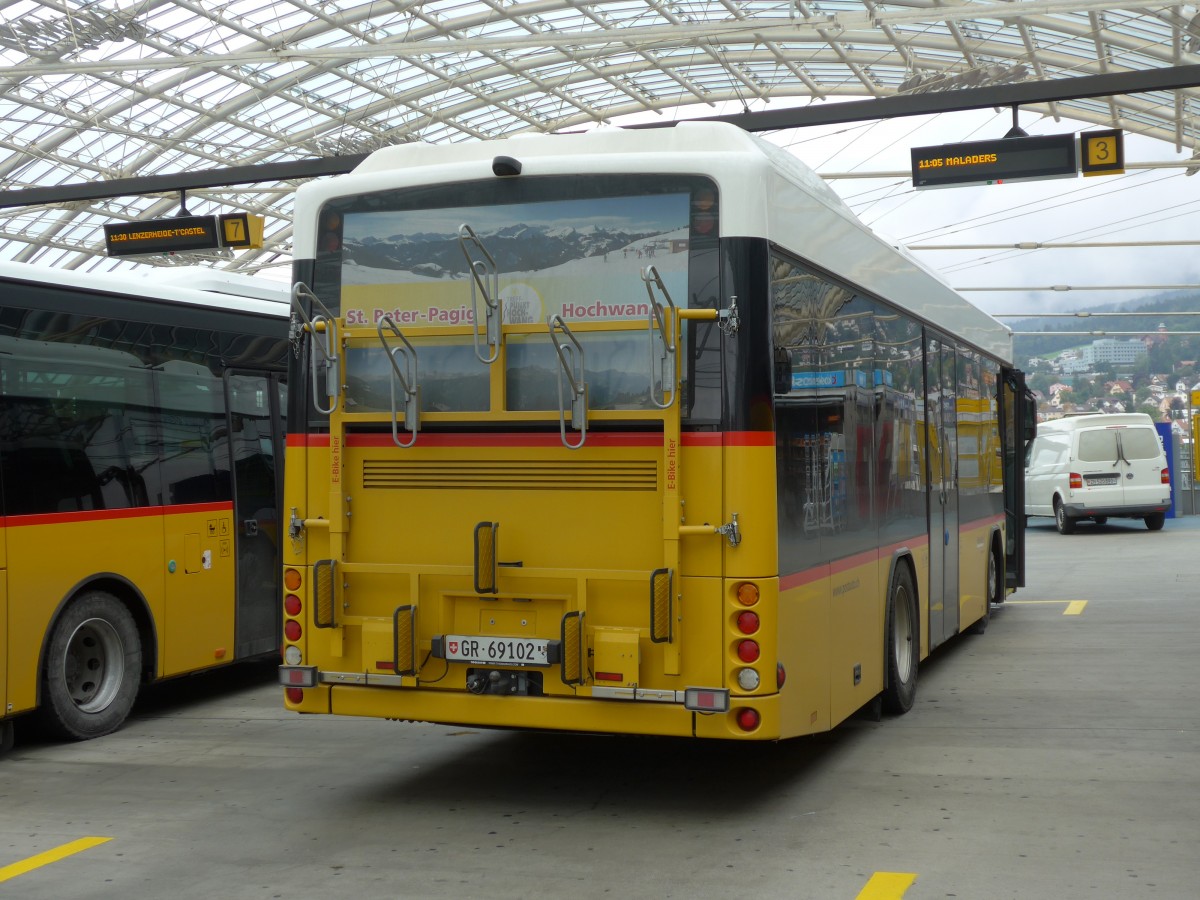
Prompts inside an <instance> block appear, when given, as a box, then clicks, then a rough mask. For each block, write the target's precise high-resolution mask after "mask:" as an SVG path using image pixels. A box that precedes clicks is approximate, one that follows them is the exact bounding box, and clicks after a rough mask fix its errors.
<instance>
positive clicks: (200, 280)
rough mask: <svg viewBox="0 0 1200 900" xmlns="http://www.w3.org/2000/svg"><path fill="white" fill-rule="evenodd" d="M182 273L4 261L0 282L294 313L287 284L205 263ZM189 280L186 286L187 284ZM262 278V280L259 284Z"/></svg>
mask: <svg viewBox="0 0 1200 900" xmlns="http://www.w3.org/2000/svg"><path fill="white" fill-rule="evenodd" d="M170 271H173V272H180V273H181V274H180V275H178V276H171V277H165V276H159V275H157V274H155V273H153V272H151V273H148V274H146V275H141V274H123V273H114V272H101V273H95V272H76V271H73V270H69V269H51V268H48V267H46V266H35V265H29V264H27V263H15V262H0V280H5V281H26V282H31V283H36V284H48V285H57V286H59V287H64V288H70V289H72V290H79V291H89V292H99V293H103V294H118V295H123V296H127V297H136V298H146V299H152V300H162V301H166V302H170V303H182V304H190V305H193V306H203V307H207V308H219V309H227V310H232V311H235V312H247V313H255V314H258V315H270V316H286V315H288V310H289V302H290V295H291V291H290V290H289V288H288V286H287V285H284V284H282V283H280V282H273V281H268V280H266V279H253V281H250V282H248V281H247V279H250V278H251V276H246V275H238V274H236V273H222V272H218V271H216V270H213V269H206V268H201V267H196V268H191V267H188V268H187V269H186V270H181V269H175V270H170ZM185 282H186V286H185ZM254 282H257V283H254Z"/></svg>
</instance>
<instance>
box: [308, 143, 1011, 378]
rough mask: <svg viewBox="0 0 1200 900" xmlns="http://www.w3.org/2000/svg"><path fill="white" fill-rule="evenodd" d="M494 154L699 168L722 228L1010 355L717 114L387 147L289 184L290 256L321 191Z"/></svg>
mask: <svg viewBox="0 0 1200 900" xmlns="http://www.w3.org/2000/svg"><path fill="white" fill-rule="evenodd" d="M496 156H510V157H513V158H515V159H517V160H519V161H520V162H521V164H522V167H523V168H522V172H521V175H520V176H518V177H537V176H540V175H575V176H577V175H581V174H589V173H639V174H655V173H664V174H665V173H681V174H695V175H704V176H707V177H709V178H711V179H713V180H714V181H715V182H716V183H717V185H718V188H719V189H720V193H721V198H722V200H721V204H720V216H721V222H720V230H721V235H722V236H723V237H759V238H767V239H769V240H771V241H773V242H775V243H776V244H778V245H780V246H782V247H784V248H786V249H788V250H790V251H792V252H793V253H795V254H797V256H799V257H800V258H801V259H803V260H806V261H808V262H810V263H812V264H813V265H815V266H817V267H818V268H821V269H824V270H826V271H827V272H829V273H830V274H833V275H836V276H840V277H841V278H844V279H845V280H847V281H849V282H851V283H853V284H855V285H858V286H859V287H861V288H863V289H865V290H866V291H869V292H871V293H872V294H875V295H877V296H879V297H884V298H886V299H888V300H889V301H891V302H892V303H895V304H896V305H897V306H899V307H900V308H901V309H904V310H906V311H908V312H910V313H912V314H913V315H915V316H917V317H918V318H921V319H923V320H925V321H926V322H929V323H931V324H933V325H935V326H937V327H939V328H942V329H945V331H946V332H947V333H949V334H951V335H955V336H957V337H960V338H962V339H963V340H966V341H967V342H969V343H971V344H974V345H975V346H977V347H979V348H980V349H982V350H984V351H986V352H988V353H990V354H992V355H994V356H996V357H998V358H1000V359H1001V360H1003V361H1005V362H1010V363H1011V361H1012V359H1013V352H1012V331H1011V330H1010V329H1009V328H1007V327H1006V326H1005V325H1003V324H1001V323H1000V322H998V321H997V320H995V319H993V318H992V317H991V316H989V315H988V314H987V313H985V312H983V311H982V310H980V309H979V308H978V307H976V306H974V305H972V304H971V303H970V302H969V301H967V300H966V299H965V298H963V297H962V296H960V295H959V294H957V293H956V292H955V291H954V290H953V289H952V288H950V287H949V286H948V285H947V284H946V283H945V282H944V281H943V280H942V279H941V278H940V277H939V276H937V275H936V274H934V273H933V272H932V271H931V270H929V269H928V268H926V267H925V266H923V265H922V264H921V263H919V262H917V261H916V260H915V259H913V258H912V256H911V255H909V254H908V253H906V252H904V251H902V250H900V249H898V248H897V247H895V246H893V245H891V244H889V243H888V242H887V241H885V240H883V239H881V238H880V237H878V236H877V235H876V234H875V233H874V232H872V231H871V229H870V228H868V227H867V226H866V225H864V224H863V223H862V222H860V221H859V220H858V219H857V218H856V217H855V216H854V214H853V213H852V212H850V210H849V208H848V207H847V206H846V205H845V204H844V203H843V202H842V201H841V199H840V198H839V197H838V196H837V194H836V193H834V191H833V190H832V189H830V188H829V186H828V185H826V184H825V183H824V181H823V180H822V179H821V178H820V177H819V176H818V175H817V174H816V173H814V172H813V171H812V170H811V169H809V168H808V167H807V166H805V165H804V164H803V163H801V162H800V161H799V160H798V159H796V158H795V157H794V156H792V155H791V154H790V153H789V152H787V151H785V150H782V149H780V148H778V147H776V146H774V145H773V144H769V143H767V142H766V141H764V140H762V139H760V138H757V137H755V136H754V135H751V134H749V133H747V132H745V131H743V130H742V129H740V128H737V127H736V126H733V125H729V124H725V123H719V122H680V123H678V124H677V125H675V126H674V127H671V128H654V129H623V128H601V129H598V130H596V131H591V132H582V133H578V134H561V135H543V134H538V135H518V136H515V137H511V138H505V139H502V140H493V141H464V142H460V143H454V144H425V143H419V142H418V143H412V144H400V145H397V146H394V147H385V148H383V149H381V150H377V151H376V152H374V153H372V154H371V155H370V156H369V157H368V158H367V159H366V160H364V161H363V162H362V163H361V164H360V165H359V167H358V168H357V169H355V170H354V172H352V173H351V174H349V175H344V176H341V177H338V178H331V179H326V180H322V181H316V182H310V183H308V184H305V185H302V186H301V187H300V188H299V190H298V191H297V202H296V209H297V212H298V215H297V217H296V222H295V235H296V242H295V246H296V248H297V251H296V256H297V257H298V258H304V257H307V258H312V256H313V252H312V249H311V248H312V247H313V246H314V243H315V240H316V238H315V234H316V212H317V209H318V208H319V207H320V206H321V205H322V204H324V203H325V202H326V201H328V200H330V199H333V198H336V197H344V196H353V195H357V194H372V193H378V192H381V191H387V190H395V189H400V188H405V187H413V186H418V185H426V184H439V183H446V184H453V183H455V182H463V181H475V180H480V179H487V178H493V177H496V176H494V175H493V173H492V159H493V158H494V157H496Z"/></svg>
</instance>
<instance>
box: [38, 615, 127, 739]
mask: <svg viewBox="0 0 1200 900" xmlns="http://www.w3.org/2000/svg"><path fill="white" fill-rule="evenodd" d="M141 671H142V644H141V640H140V639H139V638H138V630H137V625H136V624H135V623H134V621H133V616H131V615H130V614H129V610H127V609H126V608H125V606H124V604H122V603H121V602H120V601H119V600H117V598H116V597H114V596H112V595H111V594H106V593H104V592H103V591H88V592H87V593H85V594H82V595H81V596H80V597H79V598H78V599H76V600H75V601H73V602H72V603H71V604H70V605H69V606H68V607H67V608H66V609H65V610H64V611H63V613H62V615H61V616H60V617H59V619H58V621H57V622H56V623H55V624H54V631H53V633H52V634H51V636H50V643H49V644H48V645H47V646H46V659H45V663H44V665H43V668H42V702H41V710H40V716H41V719H42V722H43V724H44V725H45V727H46V728H47V730H49V731H50V732H52V733H53V734H55V735H58V736H60V737H64V738H69V739H71V740H76V741H83V740H87V739H88V738H94V737H100V736H101V735H104V734H109V733H110V732H113V731H116V730H117V729H118V728H120V727H121V723H122V722H124V721H125V717H126V716H128V715H129V710H130V709H132V708H133V701H134V700H135V699H136V697H137V691H138V684H139V682H140V680H141Z"/></svg>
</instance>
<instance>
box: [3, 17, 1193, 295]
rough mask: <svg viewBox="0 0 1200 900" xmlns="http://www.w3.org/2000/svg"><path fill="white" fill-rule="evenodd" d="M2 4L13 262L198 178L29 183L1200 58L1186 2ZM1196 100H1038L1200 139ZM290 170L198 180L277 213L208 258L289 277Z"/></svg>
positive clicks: (95, 265) (60, 248) (244, 207)
mask: <svg viewBox="0 0 1200 900" xmlns="http://www.w3.org/2000/svg"><path fill="white" fill-rule="evenodd" d="M0 18H2V22H3V24H0V148H2V150H0V192H2V193H3V196H4V197H5V198H6V202H5V204H4V207H3V208H0V259H6V260H22V261H32V262H37V263H40V264H43V265H51V266H58V267H65V268H82V269H85V270H86V269H110V268H118V267H126V268H127V267H130V266H132V265H136V263H133V262H130V261H119V260H110V259H108V258H106V257H105V251H104V240H103V229H102V228H101V226H102V224H104V223H111V222H120V221H127V220H132V219H146V218H155V217H161V216H169V215H174V214H175V213H176V212H178V210H179V207H180V197H179V195H178V194H159V195H154V196H122V197H116V198H112V199H102V200H92V201H82V200H73V201H72V200H68V201H63V202H59V203H55V204H52V205H33V206H30V205H23V204H22V203H21V202H20V197H19V195H14V192H16V191H19V190H21V189H26V188H32V187H47V186H69V185H79V184H95V183H97V182H103V181H106V180H113V179H127V178H134V177H140V176H150V175H167V174H174V173H181V172H195V171H198V170H203V169H217V168H222V167H227V166H235V165H236V166H242V165H256V164H265V163H276V162H284V161H290V160H300V159H311V158H314V157H329V156H337V155H347V154H358V153H363V152H367V151H370V150H372V149H375V148H377V147H381V146H384V145H387V144H392V143H396V142H401V141H413V140H425V141H431V142H448V141H462V140H468V139H476V138H489V137H496V136H501V135H507V134H512V133H515V132H520V131H555V130H566V129H579V128H582V127H591V126H594V125H595V124H598V123H605V122H613V121H617V122H619V121H621V119H622V117H627V116H630V115H631V114H642V115H643V117H644V116H645V115H646V114H651V115H653V114H655V113H657V114H661V115H662V116H663V117H664V118H668V119H669V118H673V117H679V116H681V115H688V116H693V115H698V116H704V115H712V114H714V112H716V111H718V110H719V109H721V108H722V107H723V105H725V104H729V103H732V104H736V108H738V109H744V110H750V111H754V110H760V109H767V108H778V107H779V106H781V105H789V104H790V105H797V104H803V103H806V102H810V103H811V102H814V101H828V102H837V101H840V100H846V99H865V98H882V97H889V96H893V95H898V94H906V93H909V94H912V93H922V92H930V91H941V90H947V89H954V88H967V87H980V86H986V85H994V84H1002V83H1017V82H1025V81H1035V80H1038V81H1040V80H1053V79H1061V78H1069V77H1075V76H1081V75H1095V74H1113V73H1121V72H1144V71H1148V70H1153V69H1159V68H1166V67H1176V66H1186V65H1194V64H1196V63H1200V56H1197V50H1200V14H1198V13H1197V7H1196V5H1194V4H1185V3H1154V4H1150V5H1142V6H1137V7H1129V8H1116V7H1113V6H1112V4H1111V3H1101V2H1091V0H1073V2H1072V0H1032V2H1001V0H978V2H955V0H945V2H943V0H914V2H884V3H874V2H853V0H821V2H803V0H792V2H753V0H751V2H734V0H720V2H696V0H638V2H633V0H597V2H587V0H574V2H570V0H567V2H563V0H528V2H524V0H471V2H466V0H433V2H408V0H369V2H355V0H336V2H334V0H205V2H202V3H200V2H195V0H96V2H78V0H0ZM1198 98H1200V92H1198V91H1197V90H1195V89H1186V90H1177V91H1160V92H1150V93H1141V94H1133V95H1122V96H1115V97H1111V98H1098V99H1090V100H1075V101H1069V102H1060V103H1058V104H1052V105H1046V106H1041V107H1038V106H1030V107H1027V108H1028V109H1031V110H1036V111H1039V112H1041V113H1043V114H1044V115H1048V116H1055V117H1059V116H1061V117H1064V118H1070V119H1073V120H1078V121H1081V122H1085V123H1092V124H1095V125H1101V126H1106V127H1119V128H1123V129H1125V130H1126V132H1129V133H1136V134H1142V135H1147V136H1151V137H1155V138H1158V139H1161V140H1163V141H1166V142H1168V143H1169V144H1170V145H1172V146H1173V147H1174V148H1175V149H1176V150H1177V151H1182V152H1185V153H1189V154H1190V153H1192V152H1194V151H1195V150H1196V148H1197V135H1196V112H1197V102H1198ZM1023 108H1026V107H1023ZM683 110H686V112H683ZM294 187H295V183H294V182H265V183H254V184H248V185H240V186H236V187H229V188H213V189H204V190H196V191H192V192H189V193H188V195H187V206H188V209H189V210H190V212H192V213H193V214H207V213H215V212H236V211H249V212H252V213H258V214H262V215H264V216H265V217H266V241H265V246H264V247H263V248H262V249H261V250H247V251H239V252H236V253H234V254H229V251H222V252H224V253H226V254H229V255H225V256H221V255H219V254H218V253H214V254H212V255H211V257H210V259H209V261H210V262H211V264H214V265H218V266H221V267H226V268H233V269H240V270H245V271H255V270H259V269H262V268H268V267H275V268H279V269H280V270H282V271H286V266H287V264H288V261H289V239H290V234H291V229H290V223H289V216H290V213H291V200H292V191H293V189H294ZM190 261H192V262H194V261H195V260H190Z"/></svg>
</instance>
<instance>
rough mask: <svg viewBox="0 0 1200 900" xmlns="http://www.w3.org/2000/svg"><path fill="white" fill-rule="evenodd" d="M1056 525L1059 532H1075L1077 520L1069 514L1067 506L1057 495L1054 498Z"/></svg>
mask: <svg viewBox="0 0 1200 900" xmlns="http://www.w3.org/2000/svg"><path fill="white" fill-rule="evenodd" d="M1054 525H1055V527H1056V528H1057V529H1058V533H1059V534H1074V533H1075V520H1074V519H1072V518H1071V517H1070V516H1068V515H1067V510H1066V507H1064V506H1063V504H1062V501H1061V500H1059V499H1058V498H1057V497H1055V498H1054Z"/></svg>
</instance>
